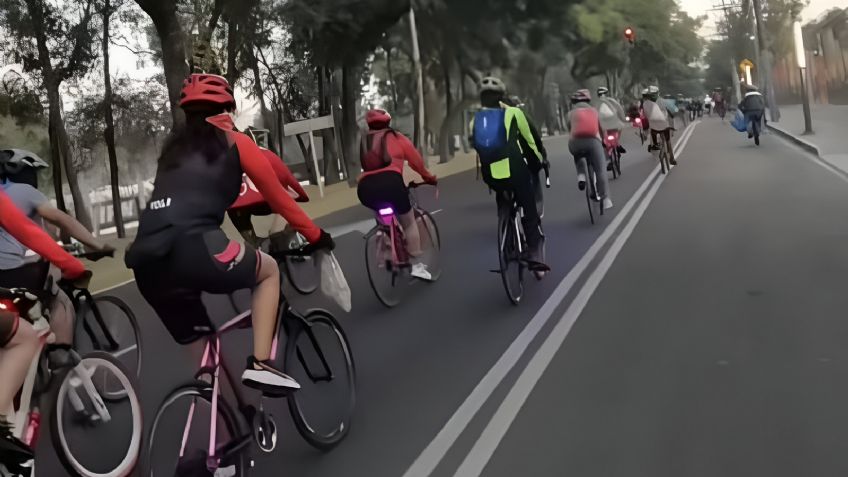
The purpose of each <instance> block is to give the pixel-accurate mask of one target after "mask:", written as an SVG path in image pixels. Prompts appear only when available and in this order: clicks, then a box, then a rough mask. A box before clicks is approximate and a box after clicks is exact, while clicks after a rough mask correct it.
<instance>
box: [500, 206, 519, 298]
mask: <svg viewBox="0 0 848 477" xmlns="http://www.w3.org/2000/svg"><path fill="white" fill-rule="evenodd" d="M513 219H514V216H510V217H504V218H502V219H501V220H500V223H499V224H498V259H499V261H500V272H501V280H502V281H503V285H504V289H505V290H506V296H507V298H509V301H510V302H512V304H513V305H518V304H519V303H520V302H521V298H522V297H523V296H524V265H523V264H522V263H521V257H520V255H521V248H520V246H519V237H518V232H517V231H516V230H515V221H514V220H513Z"/></svg>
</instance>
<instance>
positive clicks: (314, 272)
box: [284, 233, 321, 295]
mask: <svg viewBox="0 0 848 477" xmlns="http://www.w3.org/2000/svg"><path fill="white" fill-rule="evenodd" d="M306 244H307V241H306V239H305V238H303V236H302V235H300V234H299V233H295V234H294V235H293V236H292V239H291V242H290V243H289V247H288V249H289V250H292V249H297V248H300V247H302V246H303V245H306ZM284 263H285V271H286V274H285V275H286V279H288V281H289V283H291V286H292V287H293V288H294V289H295V290H297V292H298V293H300V294H301V295H309V294H310V293H312V292H314V291H315V290H317V289H318V285H320V284H321V268H320V267H319V266H318V260H315V258H314V257H312V256H306V257H298V256H293V255H289V256H287V257H286V259H285V261H284Z"/></svg>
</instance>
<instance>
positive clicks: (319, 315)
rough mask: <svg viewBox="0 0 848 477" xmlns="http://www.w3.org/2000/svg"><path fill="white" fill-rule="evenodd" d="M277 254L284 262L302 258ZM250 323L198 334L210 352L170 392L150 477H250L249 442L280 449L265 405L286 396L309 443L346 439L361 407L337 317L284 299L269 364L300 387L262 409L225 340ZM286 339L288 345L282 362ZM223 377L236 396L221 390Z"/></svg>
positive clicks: (323, 445)
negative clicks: (230, 360)
mask: <svg viewBox="0 0 848 477" xmlns="http://www.w3.org/2000/svg"><path fill="white" fill-rule="evenodd" d="M272 255H273V256H274V258H275V259H277V261H278V263H281V262H285V260H286V259H287V258H289V257H290V256H293V255H300V256H303V255H304V252H303V249H300V250H290V251H285V252H279V253H272ZM283 266H284V265H281V268H282V267H283ZM250 325H251V315H250V312H246V313H242V314H240V315H238V316H236V317H235V318H233V319H232V320H230V321H228V322H227V323H225V324H224V325H222V326H220V327H218V328H217V329H216V327H215V326H213V325H212V324H211V323H209V324H208V326H207V327H206V329H205V330H204V331H202V332H198V333H199V335H198V339H202V340H203V341H204V351H203V357H202V359H201V362H200V366H199V369H198V371H197V374H196V375H195V376H196V380H194V381H192V382H190V383H188V384H186V385H183V386H180V387H178V388H176V389H175V390H174V391H172V392H171V393H170V394H169V395H168V396H167V397H166V398H165V399H164V401H163V402H162V404H161V405H160V406H159V408H158V410H157V411H156V415H155V418H154V420H153V426H152V428H151V431H150V437H149V441H148V448H147V455H146V465H147V467H146V470H145V474H144V475H147V476H152V477H160V476H168V477H172V476H174V475H215V476H218V475H226V476H237V477H244V476H247V475H248V473H249V471H250V469H251V466H252V460H251V458H250V447H251V443H252V442H253V443H255V444H256V445H257V446H258V447H259V449H260V450H262V451H263V452H272V451H273V450H274V449H275V448H276V445H277V431H278V425H277V422H276V420H275V419H274V416H273V415H272V414H270V413H269V412H268V411H267V410H266V409H265V407H264V401H265V399H267V398H269V397H270V398H275V397H277V398H279V397H285V398H287V400H288V408H289V412H290V414H291V416H292V419H293V420H294V424H295V427H296V428H297V431H298V433H299V434H300V435H301V436H302V437H303V438H304V439H305V440H306V442H308V443H309V444H310V445H312V446H314V447H316V448H318V449H322V450H328V449H332V448H333V447H335V446H336V445H338V444H339V443H340V442H341V441H342V440H343V439H344V438H345V436H347V434H348V431H349V430H350V422H351V418H352V415H353V409H354V405H355V402H356V374H355V368H354V363H353V356H352V353H351V349H350V345H349V344H348V341H347V337H346V336H345V333H344V331H343V330H342V328H341V326H340V325H339V323H338V322H337V321H336V319H335V318H334V317H333V315H332V314H330V313H329V312H328V311H325V310H319V309H316V310H311V311H309V312H308V313H306V314H305V315H301V314H299V313H297V312H296V311H294V310H293V309H292V307H291V305H290V304H289V303H288V301H287V300H286V299H285V297H283V296H282V295H281V297H280V304H279V312H278V317H277V337H275V339H274V344H273V347H272V356H271V359H272V360H274V361H275V362H277V363H278V365H279V358H280V357H283V358H284V361H283V363H282V365H279V369H283V370H284V371H285V373H286V374H288V375H289V376H291V377H292V378H294V379H296V380H297V381H298V383H300V385H301V388H300V389H298V390H297V391H295V392H293V393H290V394H288V395H284V396H270V395H262V397H261V398H260V399H259V404H258V406H257V405H255V404H250V403H249V402H248V400H247V397H246V396H245V394H244V390H243V388H242V387H241V386H240V385H239V384H238V377H236V378H235V379H234V378H233V374H232V373H231V371H230V368H229V367H228V366H227V365H226V363H225V361H224V360H223V347H222V344H221V341H222V337H223V336H224V335H226V334H228V333H230V332H232V331H235V330H239V329H244V328H248V327H250ZM281 333H282V334H281ZM280 341H284V342H285V348H284V353H283V355H282V356H279V355H278V351H279V349H278V348H279V343H280ZM222 371H223V378H226V379H225V380H226V382H227V383H228V384H229V387H230V388H231V391H232V392H231V393H228V394H224V393H223V391H222V386H223V384H224V383H223V382H222V381H223V380H222V376H221V372H222ZM230 395H232V396H233V399H230V398H229V396H230ZM175 429H178V430H179V431H178V432H174V430H175Z"/></svg>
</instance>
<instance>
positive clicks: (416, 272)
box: [411, 263, 433, 282]
mask: <svg viewBox="0 0 848 477" xmlns="http://www.w3.org/2000/svg"><path fill="white" fill-rule="evenodd" d="M411 275H412V276H413V277H415V278H418V279H420V280H426V281H428V282H429V281H432V280H433V275H431V274H430V271H429V270H427V265H425V264H423V263H415V264H413V265H412V272H411Z"/></svg>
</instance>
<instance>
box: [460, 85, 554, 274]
mask: <svg viewBox="0 0 848 477" xmlns="http://www.w3.org/2000/svg"><path fill="white" fill-rule="evenodd" d="M479 88H480V105H481V106H482V109H481V110H480V111H478V112H477V114H476V115H475V116H474V118H473V119H472V122H471V144H472V146H473V147H474V149H475V150H476V151H477V154H478V155H479V156H480V162H481V165H482V169H481V170H482V174H483V180H484V181H485V182H486V185H488V186H489V187H490V188H491V189H493V190H494V191H495V192H496V194H495V198H496V201H497V207H498V216H499V217H501V216H503V215H505V214H507V213H508V212H509V209H510V207H511V205H512V204H510V203H509V201H508V200H507V196H506V193H507V192H512V193H513V194H514V196H515V200H516V201H517V203H518V205H519V206H520V207H521V208H522V209H523V211H524V214H523V216H522V218H521V220H522V224H523V225H524V232H525V234H526V236H527V247H528V251H527V255H526V256H525V257H524V259H525V260H526V261H527V262H528V268H529V269H530V270H532V271H534V272H540V273H542V272H547V271H549V270H550V268H549V267H548V266H547V265H546V264H544V263H543V262H542V261H541V260H542V230H541V218H540V216H539V210H538V209H537V207H536V197H535V194H534V188H535V186H534V180H533V175H537V177H538V171H540V170H541V169H542V168H544V167H546V164H547V158H546V157H545V152H544V147H542V145H541V138H539V136H538V134H534V133H533V129H534V128H533V126H532V125H531V122H530V120H529V119H528V118H527V116H526V115H525V114H524V111H522V110H521V109H519V108H516V107H512V106H509V105H508V104H507V103H506V102H505V101H504V99H505V98H506V85H505V84H504V83H503V81H501V80H500V79H499V78H495V77H493V76H487V77H485V78H483V79H482V80H481V81H480V85H479ZM507 101H508V100H507ZM537 139H538V142H537Z"/></svg>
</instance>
